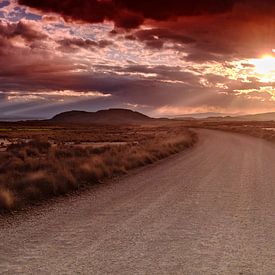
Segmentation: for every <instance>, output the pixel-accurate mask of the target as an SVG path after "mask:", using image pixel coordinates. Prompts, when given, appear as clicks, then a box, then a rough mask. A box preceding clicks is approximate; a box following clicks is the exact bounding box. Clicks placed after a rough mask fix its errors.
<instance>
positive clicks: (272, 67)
mask: <svg viewBox="0 0 275 275" xmlns="http://www.w3.org/2000/svg"><path fill="white" fill-rule="evenodd" d="M250 63H251V64H252V65H254V66H255V68H254V71H255V73H256V74H257V75H259V78H260V80H261V81H262V82H271V81H274V80H275V57H273V56H272V55H265V56H263V57H262V58H258V59H252V60H251V61H250Z"/></svg>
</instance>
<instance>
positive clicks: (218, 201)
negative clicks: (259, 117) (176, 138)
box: [0, 130, 275, 274]
mask: <svg viewBox="0 0 275 275" xmlns="http://www.w3.org/2000/svg"><path fill="white" fill-rule="evenodd" d="M199 135H200V141H199V143H198V144H197V146H196V147H195V148H193V149H192V150H189V151H187V152H184V153H181V154H178V155H176V156H173V157H171V158H169V159H167V160H164V161H161V162H159V163H158V164H155V165H152V166H151V167H147V168H145V169H141V170H140V171H136V172H134V173H131V175H128V176H126V177H123V178H121V179H119V180H116V181H114V182H110V183H108V184H105V185H102V186H99V187H96V188H94V189H92V190H90V191H88V192H86V193H85V194H81V195H79V196H69V197H67V198H64V199H60V200H59V199H58V200H57V201H56V202H55V203H53V204H51V205H45V206H43V207H38V208H37V209H35V210H33V211H31V212H30V213H26V214H20V215H16V216H15V217H14V218H8V219H6V218H5V219H3V218H2V219H0V273H1V274H17V273H18V274H275V262H274V260H275V233H274V231H275V192H274V189H275V169H274V164H275V146H274V145H273V144H271V143H268V142H266V141H264V140H260V139H256V138H252V137H246V136H242V135H238V134H231V133H223V132H215V131H208V130H200V131H199Z"/></svg>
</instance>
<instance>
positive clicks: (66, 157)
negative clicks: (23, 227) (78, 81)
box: [0, 125, 196, 212]
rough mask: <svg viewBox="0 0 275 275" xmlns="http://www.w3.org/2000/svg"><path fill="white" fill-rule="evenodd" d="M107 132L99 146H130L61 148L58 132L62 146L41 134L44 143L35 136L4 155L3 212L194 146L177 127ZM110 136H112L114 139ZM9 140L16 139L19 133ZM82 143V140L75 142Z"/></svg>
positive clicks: (0, 162) (0, 166)
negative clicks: (104, 142)
mask: <svg viewBox="0 0 275 275" xmlns="http://www.w3.org/2000/svg"><path fill="white" fill-rule="evenodd" d="M93 129H95V128H93ZM81 130H83V129H78V130H75V129H74V130H73V131H77V132H78V136H80V137H81V136H82V137H84V138H83V139H82V141H83V140H85V141H90V140H92V141H94V140H95V136H97V134H94V133H93V132H90V139H89V135H88V130H89V129H88V130H87V129H85V130H83V131H84V134H83V135H81ZM62 131H65V132H66V135H65V136H64V139H65V140H66V141H67V140H68V139H69V137H70V140H71V141H72V140H73V139H74V137H76V135H75V132H73V133H71V134H70V131H69V129H66V130H64V129H62ZM105 131H107V132H108V133H106V136H107V138H105V139H104V131H103V132H101V133H100V135H101V139H100V141H102V140H103V141H106V139H108V140H109V141H114V140H115V141H117V140H119V141H121V140H124V141H125V140H127V135H128V141H129V142H128V143H127V144H125V145H119V146H104V147H100V148H95V147H87V148H79V147H77V146H73V145H62V138H61V137H62V134H61V133H54V134H55V135H56V136H58V143H59V145H58V146H53V145H52V143H50V142H48V138H49V137H48V136H47V135H43V139H41V136H42V135H39V136H37V135H36V137H35V139H34V140H32V141H30V142H21V143H18V144H13V145H10V146H9V147H8V148H7V151H6V152H3V153H0V212H1V211H2V212H3V211H6V210H11V209H16V208H21V207H24V206H25V205H27V204H30V203H34V202H36V201H41V200H45V199H47V198H51V197H53V196H58V195H62V194H65V193H67V192H70V191H71V190H77V189H79V188H80V187H82V186H87V185H90V184H93V183H96V182H98V181H100V180H102V179H105V178H110V177H113V176H114V175H120V174H124V173H127V171H129V170H130V169H133V168H137V167H141V166H144V165H146V164H150V163H153V162H155V161H157V160H160V159H162V158H165V157H167V156H169V155H171V154H174V153H177V152H179V151H181V150H183V149H185V148H188V147H190V146H192V145H193V144H194V143H195V141H196V135H195V134H194V133H193V132H191V131H189V130H187V129H186V128H185V127H180V126H178V127H174V126H173V125H171V126H161V127H153V126H152V127H137V126H133V127H127V130H126V129H125V128H121V127H118V129H117V132H118V133H119V134H117V133H115V129H114V128H112V129H110V128H107V130H105ZM110 132H112V133H113V139H111V134H109V133H110ZM62 133H63V132H62ZM96 133H98V130H97V131H96ZM63 134H64V133H63ZM11 135H14V136H16V133H12V134H11ZM19 135H22V133H21V132H20V133H19ZM121 135H122V137H121ZM17 138H18V136H17ZM24 138H25V137H24ZM96 138H98V137H96ZM79 140H81V138H78V139H77V141H79Z"/></svg>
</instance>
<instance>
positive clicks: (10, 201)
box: [0, 189, 15, 212]
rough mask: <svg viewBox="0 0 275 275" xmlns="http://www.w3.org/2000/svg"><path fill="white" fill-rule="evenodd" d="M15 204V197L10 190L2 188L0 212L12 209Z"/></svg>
mask: <svg viewBox="0 0 275 275" xmlns="http://www.w3.org/2000/svg"><path fill="white" fill-rule="evenodd" d="M14 204H15V198H14V195H13V193H12V192H11V191H10V190H5V189H0V212H2V211H3V210H4V209H12V208H13V207H14Z"/></svg>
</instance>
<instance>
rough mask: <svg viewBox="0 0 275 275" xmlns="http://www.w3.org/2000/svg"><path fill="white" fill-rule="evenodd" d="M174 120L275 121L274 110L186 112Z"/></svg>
mask: <svg viewBox="0 0 275 275" xmlns="http://www.w3.org/2000/svg"><path fill="white" fill-rule="evenodd" d="M174 119H176V120H214V121H217V120H218V121H275V112H269V113H260V114H248V115H237V114H236V115H227V114H222V113H198V114H186V115H180V116H176V117H174Z"/></svg>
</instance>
